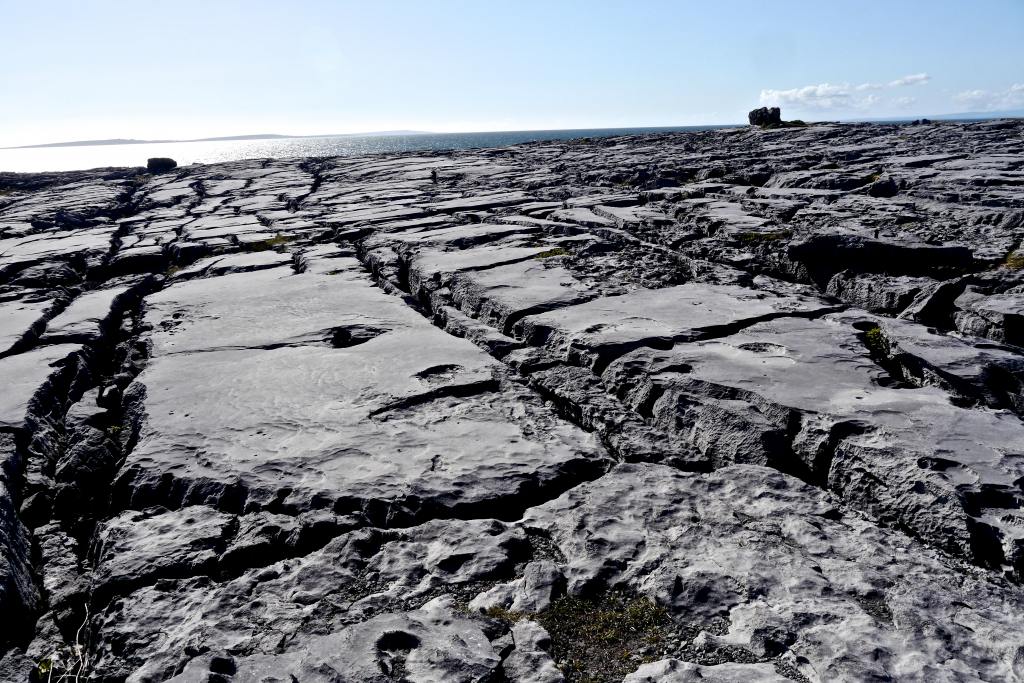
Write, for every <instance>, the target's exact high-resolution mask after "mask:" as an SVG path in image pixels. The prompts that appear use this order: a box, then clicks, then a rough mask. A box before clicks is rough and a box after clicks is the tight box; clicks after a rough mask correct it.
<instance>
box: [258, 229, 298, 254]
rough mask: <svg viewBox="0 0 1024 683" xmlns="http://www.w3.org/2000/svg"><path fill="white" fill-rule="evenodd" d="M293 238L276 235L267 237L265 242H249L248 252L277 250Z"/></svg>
mask: <svg viewBox="0 0 1024 683" xmlns="http://www.w3.org/2000/svg"><path fill="white" fill-rule="evenodd" d="M293 239H294V238H293V237H289V236H288V235H282V234H281V233H277V234H276V235H274V236H273V237H269V238H267V239H265V240H259V241H257V242H251V243H250V244H248V245H247V246H248V248H249V250H250V251H270V250H271V249H277V248H279V247H283V246H284V245H286V244H288V243H289V242H291V241H292V240H293Z"/></svg>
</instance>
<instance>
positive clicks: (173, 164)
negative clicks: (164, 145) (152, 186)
mask: <svg viewBox="0 0 1024 683" xmlns="http://www.w3.org/2000/svg"><path fill="white" fill-rule="evenodd" d="M177 167H178V162H177V161H175V160H174V159H168V158H167V157H153V158H151V159H147V160H146V170H147V171H149V172H150V173H167V172H168V171H173V170H174V169H176V168H177Z"/></svg>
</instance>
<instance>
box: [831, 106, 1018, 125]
mask: <svg viewBox="0 0 1024 683" xmlns="http://www.w3.org/2000/svg"><path fill="white" fill-rule="evenodd" d="M1018 118H1024V109H1006V110H1003V111H962V112H957V113H955V114H927V115H924V116H921V115H917V116H880V117H874V118H869V119H844V120H845V121H848V122H851V123H854V122H886V121H916V120H918V119H929V120H931V121H974V120H978V121H981V120H986V119H1018Z"/></svg>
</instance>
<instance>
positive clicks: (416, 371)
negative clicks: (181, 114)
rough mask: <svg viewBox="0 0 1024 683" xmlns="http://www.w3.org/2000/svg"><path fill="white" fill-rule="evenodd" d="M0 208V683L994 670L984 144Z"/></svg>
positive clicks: (992, 239) (1006, 371)
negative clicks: (1, 682)
mask: <svg viewBox="0 0 1024 683" xmlns="http://www.w3.org/2000/svg"><path fill="white" fill-rule="evenodd" d="M769 123H770V122H769ZM0 182H3V183H4V185H3V187H2V188H0V189H3V192H2V193H0V378H2V380H3V386H4V389H5V391H4V392H3V394H2V396H0V613H2V615H3V619H0V652H2V653H3V654H2V656H0V679H3V680H11V681H44V680H46V681H49V680H94V681H109V682H115V681H116V682H120V681H137V682H142V681H169V680H174V681H190V682H191V681H211V682H217V683H224V682H225V681H238V682H241V681H319V680H322V681H346V682H347V681H353V682H356V681H360V682H362V681H410V682H423V683H427V682H433V681H442V680H443V681H465V682H467V683H469V682H479V683H495V682H497V681H508V682H510V683H558V682H560V681H562V682H568V683H577V682H582V681H602V682H604V681H615V682H616V683H617V682H618V681H625V682H628V683H640V682H655V681H657V682H660V683H674V682H680V681H722V682H725V681H730V682H731V681H737V682H739V681H773V682H774V681H782V680H792V681H812V682H815V683H819V682H821V683H824V682H831V681H865V680H872V681H889V680H891V681H929V682H931V681H1016V680H1024V639H1022V637H1021V635H1020V627H1019V622H1020V619H1021V617H1022V615H1024V591H1022V588H1021V581H1022V580H1024V512H1022V504H1024V484H1022V482H1024V422H1022V417H1024V350H1022V344H1024V276H1022V273H1024V251H1022V248H1021V241H1022V238H1024V190H1022V188H1024V123H1021V122H1016V121H1002V122H984V123H973V124H924V125H907V126H882V125H867V124H863V125H838V124H823V125H808V126H803V125H793V126H783V127H772V126H771V125H769V126H768V127H765V128H750V129H735V130H721V131H711V132H703V133H690V134H658V135H649V136H643V137H633V138H605V139H593V140H576V141H562V142H556V143H534V144H527V145H520V146H516V147H510V148H506V149H494V150H475V151H461V152H455V153H436V154H423V153H416V154H395V155H380V156H365V157H351V158H331V159H295V160H252V161H236V162H229V163H224V164H216V165H209V166H192V167H187V168H177V169H170V170H167V171H166V172H163V173H160V174H159V175H147V174H146V173H145V172H144V171H143V170H142V169H123V170H107V171H92V172H74V173H69V174H39V175H33V176H14V175H9V174H7V175H4V176H2V178H0Z"/></svg>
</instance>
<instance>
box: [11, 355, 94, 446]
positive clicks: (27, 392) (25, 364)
mask: <svg viewBox="0 0 1024 683" xmlns="http://www.w3.org/2000/svg"><path fill="white" fill-rule="evenodd" d="M81 348H82V347H81V346H79V345H77V344H57V345H54V346H44V347H41V348H38V349H33V350H31V351H26V352H25V353H19V354H17V355H14V356H8V357H6V358H0V378H3V385H4V390H3V391H2V392H0V429H4V430H16V429H24V428H25V427H26V416H27V414H28V411H29V406H30V405H31V402H32V399H33V397H34V396H35V395H36V392H37V391H39V389H40V388H41V387H42V386H43V384H45V383H46V380H47V379H49V377H50V376H51V375H53V374H54V373H55V372H58V366H59V363H60V361H62V360H64V359H65V358H67V357H68V356H69V355H71V354H72V353H74V352H76V351H79V350H81Z"/></svg>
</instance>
